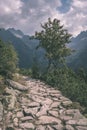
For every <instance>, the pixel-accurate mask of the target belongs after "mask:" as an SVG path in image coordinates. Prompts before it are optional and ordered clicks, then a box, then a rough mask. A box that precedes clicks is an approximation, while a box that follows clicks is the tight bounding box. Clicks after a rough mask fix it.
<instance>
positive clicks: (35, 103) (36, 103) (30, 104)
mask: <svg viewBox="0 0 87 130" xmlns="http://www.w3.org/2000/svg"><path fill="white" fill-rule="evenodd" d="M39 106H40V103H38V102H31V103H29V104H28V107H39Z"/></svg>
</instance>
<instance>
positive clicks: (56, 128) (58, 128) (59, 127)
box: [52, 124, 64, 130]
mask: <svg viewBox="0 0 87 130" xmlns="http://www.w3.org/2000/svg"><path fill="white" fill-rule="evenodd" d="M52 128H54V129H53V130H64V127H63V125H62V124H57V125H52Z"/></svg>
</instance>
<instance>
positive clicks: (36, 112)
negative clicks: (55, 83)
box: [0, 77, 87, 130]
mask: <svg viewBox="0 0 87 130" xmlns="http://www.w3.org/2000/svg"><path fill="white" fill-rule="evenodd" d="M23 80H25V82H26V84H27V86H24V85H21V84H19V83H17V82H14V81H12V80H8V84H9V86H8V87H6V89H5V93H4V98H3V100H2V98H0V130H65V129H66V130H87V118H85V117H84V116H83V115H82V114H81V113H80V111H79V110H78V109H71V104H72V101H71V100H69V99H68V98H66V97H64V96H62V94H61V92H60V91H58V90H56V89H54V88H52V87H50V86H48V85H46V84H45V83H42V82H40V81H38V80H34V79H31V78H29V79H28V78H27V79H26V78H25V77H24V79H23ZM5 94H6V95H5ZM2 101H3V102H2ZM2 103H3V104H2ZM67 106H68V107H67ZM69 106H70V108H69ZM5 127H6V128H5Z"/></svg>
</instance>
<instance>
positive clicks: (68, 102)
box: [62, 100, 72, 107]
mask: <svg viewBox="0 0 87 130" xmlns="http://www.w3.org/2000/svg"><path fill="white" fill-rule="evenodd" d="M71 104H72V101H70V100H69V101H63V102H62V105H63V106H65V107H66V106H69V105H71Z"/></svg>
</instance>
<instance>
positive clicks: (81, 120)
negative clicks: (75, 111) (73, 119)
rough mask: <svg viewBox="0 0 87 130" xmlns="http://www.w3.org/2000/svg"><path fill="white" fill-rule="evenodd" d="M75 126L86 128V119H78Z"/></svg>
mask: <svg viewBox="0 0 87 130" xmlns="http://www.w3.org/2000/svg"><path fill="white" fill-rule="evenodd" d="M77 125H82V126H87V119H86V118H85V119H80V120H79V121H78V122H77Z"/></svg>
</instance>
